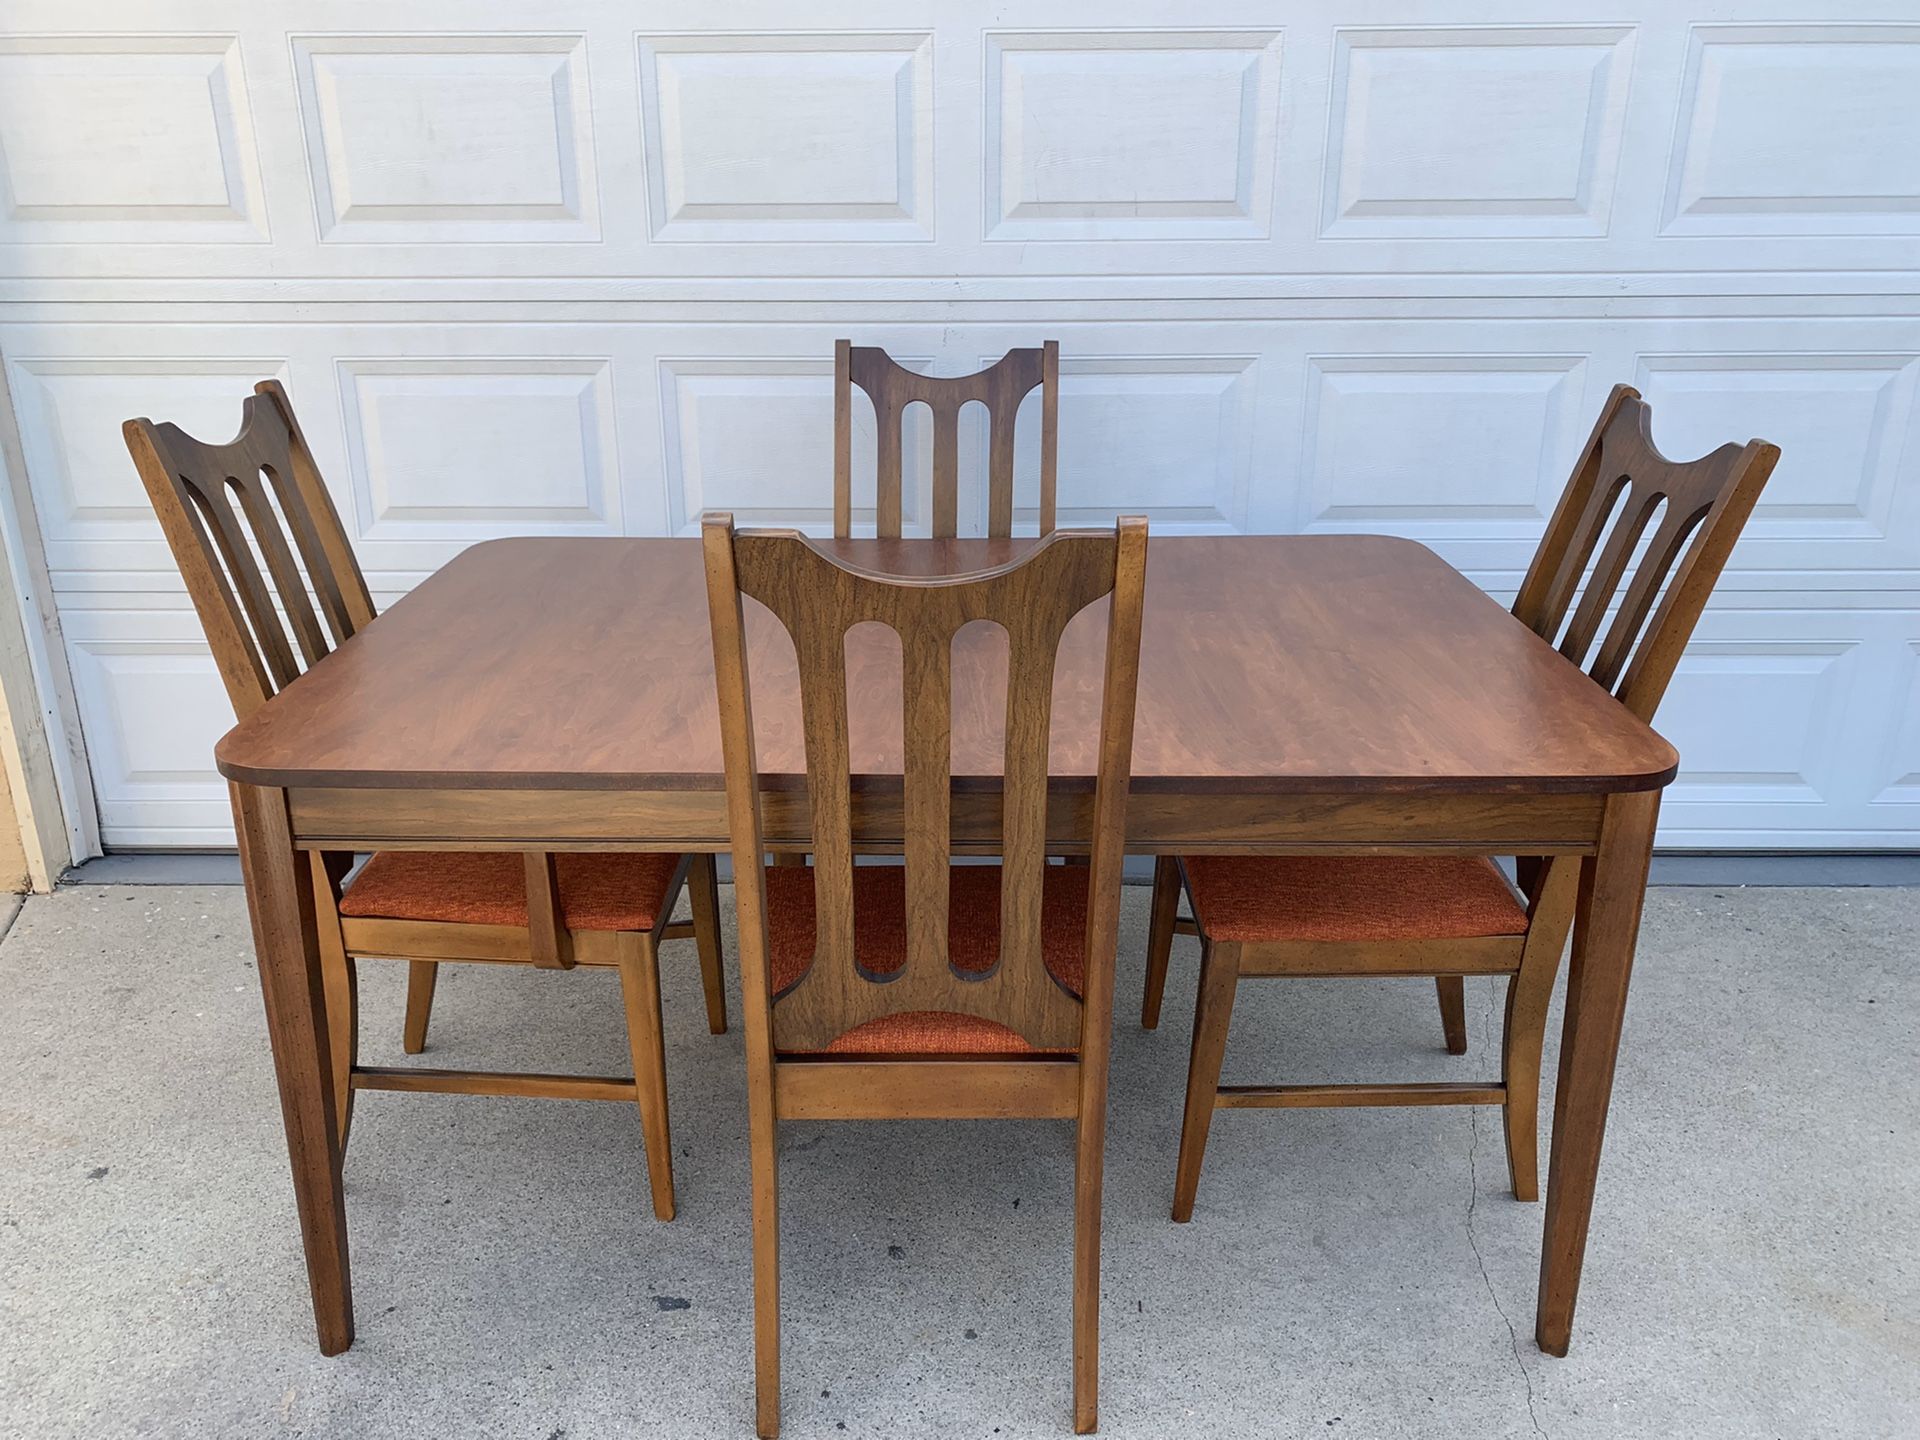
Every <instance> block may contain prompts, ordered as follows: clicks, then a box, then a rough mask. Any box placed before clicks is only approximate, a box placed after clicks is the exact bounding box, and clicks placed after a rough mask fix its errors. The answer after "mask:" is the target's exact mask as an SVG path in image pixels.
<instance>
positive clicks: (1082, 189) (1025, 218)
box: [985, 30, 1280, 240]
mask: <svg viewBox="0 0 1920 1440" xmlns="http://www.w3.org/2000/svg"><path fill="white" fill-rule="evenodd" d="M985 86H986V99H985V109H986V127H987V128H986V166H987V173H986V182H987V238H988V239H989V240H1142V239H1155V240H1178V239H1194V240H1205V239H1259V238H1262V237H1264V236H1266V235H1267V234H1268V233H1269V231H1270V228H1271V223H1272V212H1273V169H1274V147H1275V145H1276V144H1277V132H1278V129H1279V113H1280V36H1279V33H1278V32H1277V31H1272V30H1195V31H1168V30H1162V31H1154V30H1145V31H1136V30H1125V31H1070V32H1064V33H1056V34H1025V33H1009V32H1000V33H989V34H988V36H987V50H986V77H985Z"/></svg>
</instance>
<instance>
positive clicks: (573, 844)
mask: <svg viewBox="0 0 1920 1440" xmlns="http://www.w3.org/2000/svg"><path fill="white" fill-rule="evenodd" d="M287 797H288V808H289V812H290V815H291V819H292V826H293V833H294V837H295V840H296V843H298V844H299V845H300V846H301V847H302V848H303V849H310V850H372V849H386V850H406V849H413V850H426V849H446V848H459V849H474V850H527V849H542V850H560V851H578V850H656V851H687V850H704V851H723V850H725V849H726V848H727V819H726V797H725V795H724V794H723V793H722V792H721V791H719V790H643V791H631V790H458V789H399V788H393V789H347V788H334V787H309V788H296V789H292V790H289V791H288V792H287ZM1605 799H1606V797H1605V796H1604V795H1593V794H1559V793H1527V794H1508V793H1501V794H1445V793H1442V794H1435V793H1431V792H1426V793H1419V794H1380V793H1352V792H1347V793H1331V792H1312V793H1291V794H1245V793H1241V794H1232V793H1228V794H1222V793H1218V792H1199V791H1196V792H1192V793H1173V792H1168V791H1164V790H1155V791H1152V792H1149V793H1146V794H1139V795H1134V796H1132V797H1131V798H1130V799H1129V800H1128V803H1127V848H1128V849H1129V850H1131V851H1134V852H1136V853H1140V854H1168V853H1181V854H1200V853H1207V854H1236V853H1238V854H1286V853H1300V854H1341V853H1345V854H1370V853H1378V852H1385V851H1424V852H1429V853H1435V854H1442V853H1447V852H1453V853H1457V854H1495V855H1561V854H1590V853H1592V852H1593V849H1594V845H1595V842H1596V840H1597V838H1598V836H1599V833H1600V814H1601V810H1602V807H1603V805H1604V803H1605ZM1092 809H1093V796H1092V795H1091V794H1090V793H1088V792H1085V791H1069V792H1061V793H1056V794H1055V795H1054V796H1053V797H1052V799H1051V800H1050V801H1049V804H1048V810H1047V833H1048V836H1049V840H1048V850H1049V852H1050V853H1053V854H1061V855H1071V854H1079V853H1084V852H1085V850H1086V849H1087V841H1086V837H1087V835H1088V834H1090V833H1091V829H1092ZM761 814H762V829H763V834H764V838H765V841H766V844H767V847H768V848H769V849H773V850H805V849H807V848H808V840H809V835H810V825H809V818H808V810H807V798H806V793H805V791H804V790H803V789H794V790H770V791H768V792H766V793H765V794H764V795H763V796H762V801H761ZM853 825H854V834H855V837H856V841H857V848H859V849H861V850H865V851H872V852H880V853H884V852H897V851H898V850H899V849H900V847H901V844H902V841H903V838H904V831H905V825H904V819H903V814H902V806H901V800H900V794H899V792H898V790H897V789H895V790H893V791H892V792H891V793H888V792H884V791H877V792H872V793H867V792H856V793H855V795H854V797H853ZM952 830H953V849H954V851H955V852H956V853H959V854H967V853H992V852H995V851H996V850H997V849H998V846H999V835H1000V797H999V796H998V795H997V794H994V793H981V792H959V793H956V794H955V795H954V797H953V807H952Z"/></svg>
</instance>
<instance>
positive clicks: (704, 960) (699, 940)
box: [687, 855, 727, 1035]
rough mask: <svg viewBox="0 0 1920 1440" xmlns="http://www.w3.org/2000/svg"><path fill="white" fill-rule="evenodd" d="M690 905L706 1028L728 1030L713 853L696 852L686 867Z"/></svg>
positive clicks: (718, 899) (717, 874) (720, 1032)
mask: <svg viewBox="0 0 1920 1440" xmlns="http://www.w3.org/2000/svg"><path fill="white" fill-rule="evenodd" d="M687 898H688V900H689V902H690V903H691V904H692V906H693V943H694V944H695V945H696V946H698V947H699V950H700V983H701V985H702V986H703V987H705V989H706V992H707V1029H708V1030H709V1031H711V1032H712V1033H713V1034H715V1035H724V1034H726V1033H727V982H726V975H725V973H724V971H723V970H722V968H721V967H722V965H723V963H724V962H723V960H722V957H721V954H720V875H719V871H718V870H716V869H715V867H714V863H713V856H711V855H695V856H694V857H693V864H692V866H691V867H690V868H689V869H688V871H687Z"/></svg>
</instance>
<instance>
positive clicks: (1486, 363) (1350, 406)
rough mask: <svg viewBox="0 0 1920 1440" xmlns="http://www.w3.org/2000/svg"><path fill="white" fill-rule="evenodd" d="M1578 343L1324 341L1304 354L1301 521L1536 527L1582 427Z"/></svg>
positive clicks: (1390, 526) (1454, 529) (1417, 528)
mask: <svg viewBox="0 0 1920 1440" xmlns="http://www.w3.org/2000/svg"><path fill="white" fill-rule="evenodd" d="M1585 365H1586V362H1585V360H1584V359H1583V358H1582V357H1580V356H1577V355H1320V356H1313V357H1311V358H1309V360H1308V362H1307V421H1306V436H1305V449H1304V456H1305V458H1304V461H1303V466H1302V469H1303V474H1304V477H1305V486H1306V498H1307V506H1306V518H1307V526H1306V528H1307V529H1309V530H1391V531H1394V532H1396V533H1399V534H1402V535H1411V536H1416V537H1418V538H1420V539H1423V540H1450V539H1483V540H1508V539H1512V540H1526V541H1531V540H1532V539H1534V538H1536V537H1537V536H1538V535H1539V533H1540V531H1541V528H1542V527H1543V526H1544V525H1545V523H1546V517H1547V516H1548V515H1549V514H1550V513H1551V512H1552V509H1553V505H1554V502H1555V501H1556V500H1557V499H1558V498H1559V495H1560V491H1561V489H1562V487H1563V486H1564V485H1565V484H1566V480H1567V474H1568V472H1569V470H1570V468H1571V465H1572V461H1573V457H1574V454H1575V453H1576V451H1577V450H1578V447H1579V444H1580V440H1581V438H1582V434H1581V428H1580V427H1581V418H1582V417H1581V416H1580V413H1579V407H1580V404H1581V401H1582V392H1583V389H1584V379H1583V376H1584V371H1585Z"/></svg>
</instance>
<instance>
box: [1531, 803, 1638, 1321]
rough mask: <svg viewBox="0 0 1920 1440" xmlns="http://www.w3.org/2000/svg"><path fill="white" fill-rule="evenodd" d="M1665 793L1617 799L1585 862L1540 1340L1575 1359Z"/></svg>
mask: <svg viewBox="0 0 1920 1440" xmlns="http://www.w3.org/2000/svg"><path fill="white" fill-rule="evenodd" d="M1659 813H1660V792H1659V791H1657V790H1648V791H1642V792H1636V793H1633V794H1624V795H1613V796H1610V797H1608V799H1607V803H1606V810H1605V812H1604V813H1603V815H1602V817H1601V822H1600V843H1599V847H1598V851H1597V853H1596V854H1594V855H1593V856H1592V857H1590V858H1589V859H1587V860H1585V861H1584V862H1582V865H1581V870H1580V898H1579V904H1578V908H1577V910H1576V911H1575V915H1574V928H1573V958H1572V961H1571V962H1570V964H1569V965H1568V968H1567V1013H1566V1020H1565V1024H1564V1027H1563V1029H1562V1031H1561V1038H1560V1083H1559V1088H1558V1090H1557V1091H1556V1092H1555V1095H1554V1102H1553V1153H1552V1157H1551V1159H1550V1161H1549V1164H1548V1168H1547V1205H1546V1234H1545V1236H1544V1238H1543V1240H1542V1242H1541V1246H1540V1300H1539V1311H1538V1314H1537V1317H1536V1319H1535V1322H1534V1338H1535V1340H1536V1341H1538V1342H1539V1345H1540V1348H1541V1349H1542V1350H1544V1351H1546V1352H1547V1353H1548V1354H1549V1355H1564V1354H1566V1353H1567V1343H1568V1339H1569V1337H1570V1335H1571V1333H1572V1330H1573V1307H1574V1301H1575V1300H1576V1299H1577V1298H1578V1297H1579V1293H1580V1264H1581V1261H1582V1259H1583V1258H1584V1257H1585V1255H1586V1249H1587V1222H1588V1221H1589V1220H1590V1219H1591V1218H1592V1215H1593V1189H1594V1182H1595V1179H1596V1178H1597V1176H1598V1175H1599V1171H1600V1142H1601V1139H1602V1137H1603V1135H1604V1134H1605V1131H1606V1125H1607V1102H1608V1100H1609V1099H1610V1098H1611V1096H1612V1093H1613V1066H1614V1059H1615V1057H1616V1055H1617V1054H1618V1053H1619V1049H1620V1025H1621V1021H1622V1020H1623V1019H1624V1018H1625V1015H1626V1008H1627V979H1628V976H1629V974H1630V973H1631V972H1632V969H1633V949H1634V944H1635V942H1636V941H1637V940H1638V938H1639V934H1640V907H1641V905H1642V904H1643V903H1644V901H1645V899H1646V891H1647V867H1648V863H1649V861H1650V860H1651V858H1652V855H1653V829H1654V822H1655V820H1656V819H1657V818H1658V816H1659Z"/></svg>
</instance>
